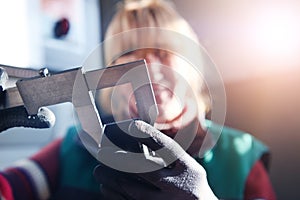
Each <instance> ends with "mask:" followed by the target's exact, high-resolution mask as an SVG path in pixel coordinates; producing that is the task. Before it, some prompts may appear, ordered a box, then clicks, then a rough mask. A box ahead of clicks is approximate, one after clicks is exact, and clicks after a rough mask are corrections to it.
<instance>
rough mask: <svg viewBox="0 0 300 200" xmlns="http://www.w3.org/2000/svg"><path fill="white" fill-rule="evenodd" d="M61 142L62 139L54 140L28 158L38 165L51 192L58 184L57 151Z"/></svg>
mask: <svg viewBox="0 0 300 200" xmlns="http://www.w3.org/2000/svg"><path fill="white" fill-rule="evenodd" d="M61 141H62V139H58V140H55V141H54V142H52V143H50V144H49V145H47V146H46V147H44V148H43V149H42V150H41V151H39V152H38V153H37V154H35V155H34V156H32V157H31V158H30V159H31V160H34V161H35V162H36V163H38V164H39V166H40V167H41V168H42V170H43V171H44V173H45V175H46V176H47V180H48V181H49V186H50V190H51V191H52V192H53V191H55V189H56V187H57V183H58V177H59V151H60V144H61Z"/></svg>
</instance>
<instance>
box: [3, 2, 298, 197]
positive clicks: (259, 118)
mask: <svg viewBox="0 0 300 200" xmlns="http://www.w3.org/2000/svg"><path fill="white" fill-rule="evenodd" d="M119 1H120V0H23V1H17V0H10V1H1V2H0V15H1V17H0V25H1V32H0V64H2V65H9V66H15V67H21V68H27V69H29V68H30V69H34V70H39V69H42V68H47V69H48V70H49V71H52V72H59V71H64V70H69V69H73V68H76V67H80V66H81V65H82V63H84V61H85V59H86V57H87V56H88V55H89V53H90V52H91V51H93V50H94V49H95V48H96V47H97V45H99V44H100V43H101V42H102V41H103V37H104V33H105V30H106V27H107V24H108V22H109V20H110V19H111V17H112V15H113V13H114V10H115V6H116V4H117V3H118V2H119ZM174 3H175V5H176V7H177V9H178V10H179V12H180V14H181V15H182V16H183V17H184V18H186V19H187V21H189V22H190V24H191V25H192V27H193V28H194V30H195V31H196V33H197V35H198V37H199V40H200V42H201V45H202V46H203V47H204V48H205V49H206V51H207V53H208V54H209V56H210V58H211V59H212V60H213V61H214V63H215V65H216V66H217V68H218V71H219V72H220V75H221V77H222V79H223V83H224V86H225V90H226V103H227V104H226V105H227V106H226V118H225V125H228V126H231V127H234V128H237V129H241V130H244V131H246V132H249V133H251V134H253V135H254V136H255V137H257V138H259V139H260V140H262V141H263V142H264V143H266V144H267V145H268V146H269V147H270V150H271V164H270V177H271V181H272V183H273V186H274V188H275V192H276V194H277V196H278V199H299V198H300V191H299V189H298V187H299V185H300V159H299V160H298V158H299V155H298V151H299V148H300V114H299V113H300V103H299V102H300V92H299V91H298V90H299V88H298V87H299V85H300V59H299V52H300V37H299V35H300V24H299V21H300V14H299V13H300V2H297V1H286V0H278V1H275V2H271V1H235V0H231V1H209V0H201V1H199V0H189V1H182V0H174ZM100 63H101V61H100ZM48 107H49V109H51V110H52V111H53V112H54V114H55V117H56V122H55V125H54V126H53V127H51V128H49V129H42V130H40V129H28V128H12V129H10V130H7V131H5V132H3V133H1V134H0V169H3V168H5V167H6V166H9V165H10V164H11V163H13V162H15V161H17V160H18V159H21V158H24V157H28V156H30V155H32V154H33V153H35V152H37V151H38V150H39V149H41V148H42V147H43V146H45V145H46V144H48V143H49V142H51V141H53V140H54V139H56V138H59V137H62V136H63V135H64V134H65V133H66V131H67V129H68V128H69V127H71V126H72V125H73V124H74V112H73V105H72V104H71V103H63V104H59V105H52V106H48Z"/></svg>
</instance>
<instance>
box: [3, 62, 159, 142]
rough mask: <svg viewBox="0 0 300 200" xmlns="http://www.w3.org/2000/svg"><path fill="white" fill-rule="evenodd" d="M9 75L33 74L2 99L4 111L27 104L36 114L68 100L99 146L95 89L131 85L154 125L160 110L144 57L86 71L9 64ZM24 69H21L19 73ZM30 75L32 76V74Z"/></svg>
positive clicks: (141, 109)
mask: <svg viewBox="0 0 300 200" xmlns="http://www.w3.org/2000/svg"><path fill="white" fill-rule="evenodd" d="M7 69H9V70H10V72H9V73H8V74H9V75H14V76H17V75H18V76H23V77H24V76H30V75H32V76H33V77H26V78H21V79H19V80H18V81H17V82H16V87H13V88H8V89H7V90H6V91H5V96H4V98H2V99H1V102H0V112H1V110H4V109H8V108H12V107H17V106H21V105H24V107H25V108H26V111H27V113H28V115H35V114H37V113H38V110H39V108H41V107H44V106H50V105H55V104H59V103H64V102H71V103H73V105H74V108H75V111H76V113H77V116H78V119H79V121H80V126H81V128H82V130H84V131H85V132H86V133H88V134H89V135H90V136H91V137H92V138H93V139H94V140H95V141H96V142H97V143H98V144H99V145H100V144H101V138H102V135H103V132H104V125H103V124H102V121H101V118H100V114H99V111H98V109H97V107H96V103H95V99H94V92H95V91H96V90H101V89H104V88H108V87H114V86H118V85H122V84H128V83H129V84H131V86H132V89H133V92H134V96H135V99H136V105H137V109H138V115H139V119H142V120H144V121H145V122H147V123H149V124H152V125H153V124H154V122H155V120H156V117H157V115H158V110H157V106H156V102H155V98H154V94H153V89H152V85H151V81H150V77H149V73H148V69H147V66H146V62H145V61H144V60H140V61H135V62H130V63H126V64H121V65H116V66H111V67H107V68H103V69H99V70H94V71H87V72H85V71H84V69H82V68H75V69H71V70H67V71H63V72H60V73H48V72H47V70H46V69H44V70H43V71H42V73H43V76H41V74H40V73H41V71H33V70H25V71H24V69H19V68H14V67H13V68H11V67H6V68H5V70H7ZM18 70H20V72H18ZM28 74H30V75H28Z"/></svg>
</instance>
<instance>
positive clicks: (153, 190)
mask: <svg viewBox="0 0 300 200" xmlns="http://www.w3.org/2000/svg"><path fill="white" fill-rule="evenodd" d="M129 132H130V133H131V134H132V135H134V136H138V135H139V138H140V139H138V140H141V141H140V142H142V143H144V144H146V145H147V146H148V147H150V148H151V149H158V147H161V148H164V151H162V152H163V153H162V154H160V155H159V156H160V157H161V158H162V159H163V160H164V161H166V162H165V163H168V161H174V162H172V164H171V165H169V166H168V167H163V166H161V168H160V169H159V170H155V171H152V172H146V173H126V172H120V171H117V170H114V169H111V168H109V167H107V166H104V165H99V166H98V167H97V168H96V169H95V176H96V178H97V179H98V180H99V182H100V183H101V184H102V188H101V189H102V192H103V195H104V197H106V199H157V200H158V199H167V198H168V199H178V200H179V199H180V200H182V199H187V200H190V199H208V200H213V199H217V198H216V197H215V195H214V194H213V192H212V190H211V188H210V187H209V185H208V182H207V178H206V172H205V170H204V168H203V167H202V166H201V165H200V164H199V163H197V162H196V161H195V160H194V159H193V158H192V157H191V156H190V155H188V154H187V153H186V152H185V151H184V150H183V149H182V148H181V147H180V145H179V144H177V143H176V142H175V141H174V140H173V139H171V138H169V137H168V136H166V135H164V134H163V133H161V132H160V131H158V130H157V129H155V128H154V127H153V126H151V125H149V124H147V123H145V122H143V121H134V122H133V123H132V126H131V127H130V129H129ZM146 136H148V138H147V139H145V137H146ZM149 137H150V138H149ZM101 153H102V154H103V153H105V154H111V155H110V156H111V158H112V159H118V160H119V162H120V163H121V164H124V163H126V162H127V161H126V160H128V159H127V158H126V157H127V156H128V154H126V153H124V152H113V151H109V150H107V149H106V150H105V149H103V150H102V152H101V151H100V155H99V156H101ZM105 156H107V155H105ZM142 162H148V163H149V165H162V164H161V163H159V162H157V159H152V160H151V159H149V158H148V159H147V160H144V161H142ZM138 163H139V161H136V164H138Z"/></svg>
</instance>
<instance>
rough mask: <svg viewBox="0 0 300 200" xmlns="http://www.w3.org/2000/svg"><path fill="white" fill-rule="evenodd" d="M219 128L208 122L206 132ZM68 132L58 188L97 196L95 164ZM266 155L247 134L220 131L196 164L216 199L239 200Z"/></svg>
mask: <svg viewBox="0 0 300 200" xmlns="http://www.w3.org/2000/svg"><path fill="white" fill-rule="evenodd" d="M218 128H219V126H218V125H217V124H214V123H212V122H210V121H208V130H209V132H210V133H211V134H217V130H218ZM76 135H77V131H76V129H75V128H71V129H70V130H69V131H68V133H67V135H66V137H65V139H64V141H63V142H62V146H61V157H60V162H61V172H60V173H61V176H60V177H61V180H60V181H61V186H62V187H71V188H78V189H82V190H87V191H90V192H93V193H99V183H97V181H96V180H95V178H94V176H93V170H94V168H95V166H97V164H98V161H97V160H96V159H95V158H94V157H93V156H92V155H90V153H89V152H88V151H87V150H86V149H85V148H83V147H82V145H80V142H79V141H78V137H77V136H76ZM267 151H268V149H267V147H266V146H265V145H264V144H262V143H261V142H260V141H258V140H256V139H255V138H254V137H253V136H251V135H250V134H247V133H244V132H241V131H238V130H236V129H231V128H228V127H223V129H222V132H221V135H220V137H219V138H218V141H217V143H216V145H215V146H214V148H213V149H212V150H210V151H208V152H206V154H205V155H204V158H196V160H197V161H198V162H199V163H200V164H201V165H202V166H203V167H204V168H205V169H206V172H207V177H208V182H209V184H210V186H211V188H212V190H213V191H214V193H215V194H216V195H217V197H218V198H224V199H227V198H228V199H242V198H243V194H244V188H245V183H246V179H247V176H248V174H249V172H250V170H251V168H252V166H253V164H254V163H255V162H256V161H258V160H259V159H260V157H261V156H262V155H263V154H264V153H266V152H267Z"/></svg>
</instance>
